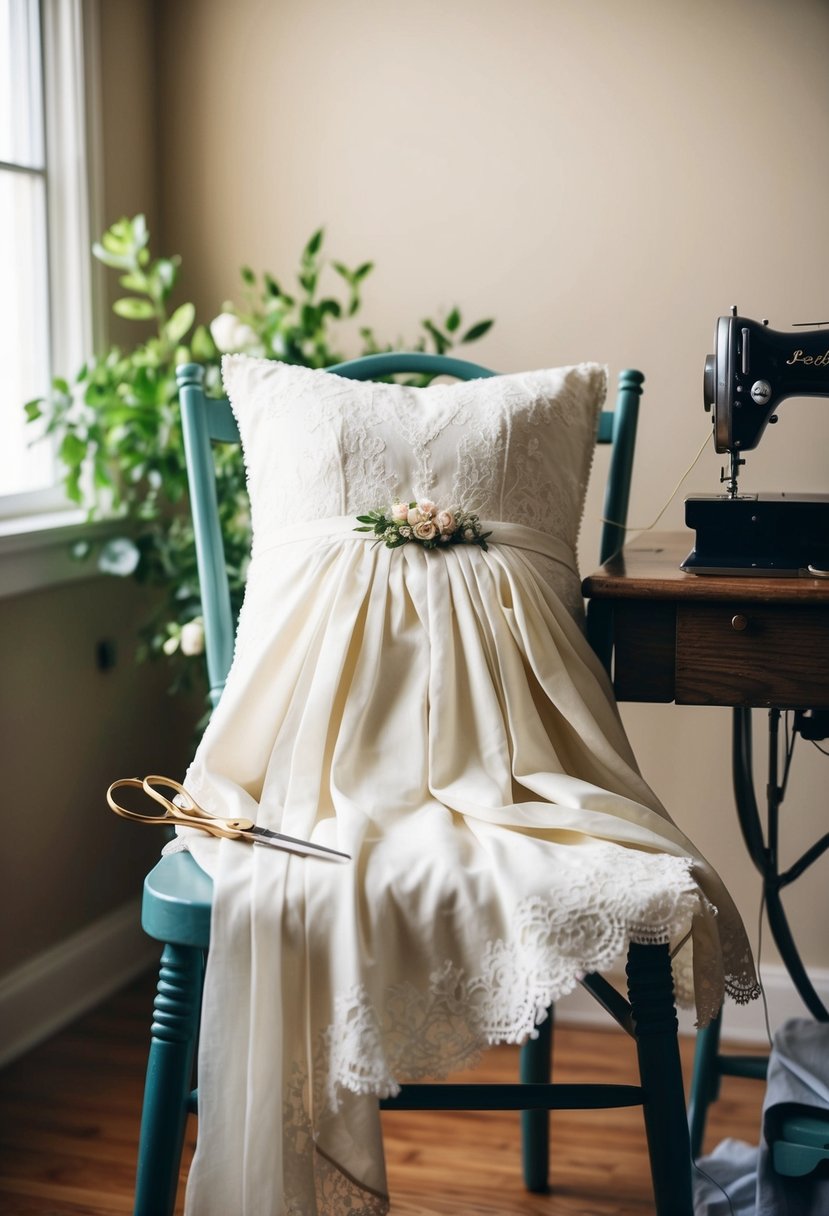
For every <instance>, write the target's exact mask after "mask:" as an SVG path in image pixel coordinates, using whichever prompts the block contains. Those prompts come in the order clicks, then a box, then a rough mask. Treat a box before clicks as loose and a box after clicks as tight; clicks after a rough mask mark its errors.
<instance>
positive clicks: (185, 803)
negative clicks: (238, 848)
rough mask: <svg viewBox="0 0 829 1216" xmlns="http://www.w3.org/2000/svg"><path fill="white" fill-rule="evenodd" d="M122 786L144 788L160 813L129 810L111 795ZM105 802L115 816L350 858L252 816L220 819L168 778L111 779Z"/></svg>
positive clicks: (303, 853) (314, 854) (307, 854)
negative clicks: (264, 825)
mask: <svg viewBox="0 0 829 1216" xmlns="http://www.w3.org/2000/svg"><path fill="white" fill-rule="evenodd" d="M124 786H131V787H132V788H134V789H139V790H143V791H144V793H145V794H148V795H149V796H150V798H152V799H153V801H154V802H155V803H157V804H158V805H159V806H160V807H161V808H162V810H163V813H162V814H160V815H159V814H158V813H157V812H156V813H155V814H149V815H142V814H140V813H139V812H138V811H128V810H127V808H126V807H125V806H121V804H120V803H119V802H116V801H115V798H114V797H113V791H114V790H117V789H122V788H123V787H124ZM156 786H162V787H163V788H164V789H171V790H175V792H176V795H177V801H176V802H173V801H171V799H169V798H165V797H164V795H163V794H162V793H161V792H160V790H158V789H156V788H155V787H156ZM107 802H108V803H109V805H110V808H111V809H112V810H113V811H115V814H116V815H121V816H122V817H123V818H124V819H134V820H135V821H136V822H137V823H166V824H168V825H169V826H173V827H185V828H198V829H199V830H200V831H202V832H207V833H208V834H209V835H210V836H226V837H228V838H229V839H231V840H249V841H252V843H253V844H266V845H270V846H271V847H272V848H275V849H284V850H285V851H287V852H288V853H299V854H300V855H301V856H303V857H322V858H326V859H327V860H329V861H350V860H351V856H350V854H349V853H340V852H338V851H337V849H327V848H326V847H325V846H324V845H321V844H313V843H312V842H311V841H310V840H298V839H297V838H296V837H295V836H285V835H283V833H282V832H272V831H270V829H269V828H259V827H257V826H256V824H255V823H254V822H253V820H252V819H223V818H221V817H220V816H218V815H211V814H210V812H209V811H206V810H205V809H204V808H203V807H200V806H199V804H198V803H197V802H196V801H195V799H194V798H193V797H192V796H191V795H190V794H188V792H187V790H186V789H185V788H184V786H183V785H180V784H179V782H178V781H173V779H172V778H171V777H159V776H157V775H151V776H149V777H145V778H144V780H143V781H142V780H141V779H140V777H122V778H121V779H120V781H113V783H112V785H111V786H110V787H109V789H108V790H107Z"/></svg>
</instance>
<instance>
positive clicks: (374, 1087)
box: [315, 857, 721, 1111]
mask: <svg viewBox="0 0 829 1216" xmlns="http://www.w3.org/2000/svg"><path fill="white" fill-rule="evenodd" d="M647 860H648V862H649V863H650V865H649V867H648V868H647V869H645V867H643V873H642V875H641V881H639V882H638V883H636V889H635V890H631V889H630V888H626V889H621V886H620V884H618V883H617V888H618V889H617V890H616V891H611V892H607V891H605V892H604V893H603V894H604V895H605V896H606V897H605V898H604V899H602V900H601V901H599V902H598V903H597V905H596V910H595V911H593V910H590V911H584V910H582V911H579V908H581V909H584V908H585V903H584V901H583V900H582V898H581V894H580V893H579V892H578V891H575V892H571V895H573V896H574V897H575V898H574V899H573V901H572V902H570V901H567V904H566V906H563V905H562V902H555V903H554V902H551V901H549V900H547V899H544V898H541V897H539V896H532V897H530V898H528V899H525V900H524V901H522V903H521V904H519V905H518V907H517V909H516V911H515V916H514V921H513V933H512V935H511V937H510V940H509V941H504V940H500V939H499V940H492V941H489V942H488V943H487V945H486V949H485V951H484V953H483V957H482V959H481V964H480V971H479V972H478V973H477V974H475V975H469V974H467V973H466V972H465V971H464V969H463V968H462V967H460V966H458V965H457V964H456V963H455V962H453V961H451V960H447V961H445V962H444V963H443V964H442V965H441V966H440V967H438V968H436V969H435V970H433V971H432V972H431V974H430V976H429V986H428V989H427V990H425V991H424V990H421V989H417V988H415V987H414V986H413V985H412V984H410V983H408V982H404V983H402V984H397V985H395V986H393V987H390V988H387V989H386V990H385V992H384V993H383V997H382V1005H381V1006H380V1005H379V1004H378V1003H376V1002H375V1001H374V1000H372V997H371V995H370V993H369V991H368V989H367V987H366V985H365V984H355V985H354V986H353V987H352V988H351V989H350V990H349V991H348V992H345V993H342V994H340V995H339V996H338V997H337V999H336V1002H335V1007H334V1017H333V1021H332V1023H331V1025H330V1026H329V1027H328V1028H327V1029H326V1030H325V1031H324V1032H323V1035H322V1041H321V1045H320V1046H321V1051H320V1053H319V1055H320V1059H319V1063H320V1064H321V1069H320V1070H319V1071H318V1070H317V1068H316V1067H315V1072H317V1075H318V1076H321V1077H322V1078H323V1084H322V1086H321V1092H320V1093H319V1094H318V1095H317V1100H318V1101H321V1103H322V1107H321V1109H326V1110H329V1111H337V1110H338V1109H339V1106H340V1101H341V1093H342V1091H349V1092H351V1093H357V1094H367V1093H371V1094H376V1095H378V1096H379V1097H389V1096H391V1095H394V1094H396V1093H398V1092H399V1089H400V1080H399V1079H403V1078H405V1079H406V1080H417V1079H418V1078H422V1077H424V1076H442V1075H446V1074H447V1073H449V1072H452V1071H455V1070H456V1069H460V1068H464V1067H468V1066H469V1065H470V1064H471V1063H473V1062H474V1061H475V1060H476V1059H477V1058H478V1057H479V1056H480V1053H481V1050H482V1049H483V1048H484V1047H485V1046H487V1045H491V1044H494V1043H520V1042H523V1041H524V1040H525V1039H527V1038H535V1037H537V1035H538V1030H537V1026H538V1025H539V1023H540V1022H542V1021H543V1020H544V1018H545V1017H546V1011H547V1009H548V1008H549V1006H550V1005H551V1004H553V1003H554V1002H555V1001H557V1000H559V999H560V998H561V997H562V996H565V995H566V994H567V993H568V992H571V991H572V990H573V989H574V988H575V986H576V984H577V983H578V981H579V979H580V977H581V976H582V975H584V974H585V973H587V972H591V971H607V970H610V969H612V967H613V965H614V964H615V963H617V962H618V960H619V959H620V958H621V957H622V956H623V954H624V952H625V951H626V949H627V947H628V945H629V943H630V942H632V941H633V942H640V943H645V944H647V943H652V944H664V943H670V942H672V941H673V942H675V941H677V940H679V939H681V938H682V937H683V936H684V935H686V934H687V933H688V932H689V930H690V927H691V923H692V921H693V919H694V917H695V916H696V915H697V914H698V913H699V911H700V905H701V899H700V893H699V889H698V887H697V886H696V884H695V882H694V881H693V879H692V877H691V873H690V862H689V861H688V860H687V859H686V858H675V857H660V858H659V859H655V858H653V857H649V858H648V859H647ZM657 860H658V862H659V864H654V862H656V861H657ZM593 881H595V876H594V877H593ZM575 885H578V884H575ZM599 903H600V904H601V906H599ZM625 905H627V907H625ZM680 978H681V977H680ZM720 995H721V993H720ZM678 999H679V1000H681V1001H682V1002H683V1003H687V1002H688V1001H692V1000H693V983H690V984H688V985H686V984H685V983H682V984H681V987H680V990H679V991H678Z"/></svg>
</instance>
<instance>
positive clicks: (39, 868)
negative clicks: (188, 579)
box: [0, 578, 195, 976]
mask: <svg viewBox="0 0 829 1216" xmlns="http://www.w3.org/2000/svg"><path fill="white" fill-rule="evenodd" d="M150 607H151V603H150V601H149V599H148V597H147V595H146V594H143V595H141V594H137V592H136V588H135V585H134V584H133V583H132V582H131V581H128V580H125V581H122V580H120V579H118V580H115V579H104V578H97V579H91V580H89V581H87V582H79V583H73V584H70V585H68V586H64V587H60V588H57V589H55V590H52V591H39V592H33V593H31V594H28V595H21V596H18V597H16V598H13V599H6V600H2V601H0V637H2V638H3V647H2V654H3V680H2V684H0V737H2V740H3V797H4V802H5V806H6V808H7V819H8V827H9V832H8V837H7V840H8V841H10V842H11V847H8V845H6V846H4V848H3V851H2V860H0V872H2V881H0V921H2V923H3V925H4V926H5V930H4V932H3V933H2V934H0V976H2V975H3V974H4V973H6V972H8V971H10V970H11V969H12V968H14V967H15V966H16V965H18V964H19V963H21V962H23V961H24V960H25V959H27V958H29V957H30V956H33V955H36V954H38V953H39V952H40V951H42V950H45V949H47V948H48V947H49V946H53V945H55V944H56V943H57V942H59V941H61V940H62V939H64V938H66V937H69V936H70V935H71V934H72V933H74V932H76V931H77V930H80V929H82V928H84V927H85V926H87V925H89V924H91V922H92V921H94V920H96V919H97V918H98V917H101V916H103V915H104V914H105V913H108V912H111V911H113V910H114V909H115V908H118V907H120V906H121V905H122V904H124V903H126V902H127V901H129V900H135V899H138V898H139V896H140V894H141V883H142V881H143V877H144V875H145V874H146V872H147V870H148V869H149V868H150V866H151V865H152V864H153V862H154V860H155V859H157V857H158V853H159V850H160V848H161V846H162V844H163V840H162V838H161V835H160V833H158V832H156V831H155V830H153V829H150V828H148V829H146V830H142V829H141V828H138V827H134V826H133V825H131V824H127V823H125V822H124V821H123V820H121V819H117V818H116V817H115V816H114V815H113V814H111V813H110V811H109V810H108V809H107V805H106V801H105V798H104V795H105V792H106V788H107V786H108V785H109V783H110V782H111V781H114V780H115V779H116V778H117V777H128V776H132V775H133V774H135V773H141V774H143V773H145V772H150V771H158V772H162V773H173V774H175V773H181V772H182V771H183V765H184V764H185V763H186V760H187V758H188V756H189V753H190V748H191V740H192V737H193V727H194V722H195V718H194V715H193V711H192V706H190V705H188V704H186V703H185V704H184V705H182V704H177V703H176V702H175V701H174V700H173V699H172V698H171V697H168V696H167V695H166V687H167V683H168V674H169V673H167V672H166V671H164V670H163V669H162V667H161V666H156V667H154V668H150V667H146V666H145V667H141V668H136V666H135V643H136V634H137V631H138V629H139V628H140V625H141V624H142V623H143V621H144V620H146V616H147V613H148V611H149V609H150ZM101 642H111V643H113V644H114V649H115V655H116V658H117V662H116V665H115V667H114V668H112V669H111V670H109V671H102V670H100V669H99V667H98V665H97V648H98V645H99V643H101Z"/></svg>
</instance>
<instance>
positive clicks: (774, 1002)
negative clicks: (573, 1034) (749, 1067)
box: [556, 963, 829, 1047]
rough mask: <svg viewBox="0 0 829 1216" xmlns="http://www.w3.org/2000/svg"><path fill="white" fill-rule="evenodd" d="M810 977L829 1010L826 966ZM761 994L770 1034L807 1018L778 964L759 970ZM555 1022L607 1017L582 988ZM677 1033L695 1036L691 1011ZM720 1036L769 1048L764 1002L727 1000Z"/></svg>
mask: <svg viewBox="0 0 829 1216" xmlns="http://www.w3.org/2000/svg"><path fill="white" fill-rule="evenodd" d="M607 978H608V979H610V980H611V981H612V982H614V983H615V984H616V986H617V987H618V988H619V990H620V991H621V992H624V991H625V986H624V979H623V977H621V976H608V977H607ZM809 978H810V980H811V981H812V984H813V985H814V987H815V991H816V992H817V994H818V996H819V997H820V999H821V1000H822V1001H823V1003H824V1005H826V1006H827V1008H829V970H827V969H826V968H825V967H810V968H809ZM762 983H763V991H764V993H765V996H766V1003H767V1004H768V1011H769V1024H770V1026H771V1030H772V1034H773V1033H774V1031H775V1030H776V1029H777V1027H778V1026H780V1025H782V1023H783V1022H785V1021H787V1020H788V1019H789V1018H804V1017H810V1016H811V1015H810V1014H809V1011H808V1010H807V1009H806V1006H805V1005H804V1004H803V1002H802V1001H801V999H800V997H799V996H798V995H797V992H796V991H795V989H794V986H793V984H792V981H791V980H790V978H789V975H788V972H787V971H786V969H785V968H784V967H783V966H782V965H781V964H773V963H770V964H768V965H766V966H764V967H763V969H762ZM556 1021H558V1022H561V1023H563V1024H566V1025H571V1026H607V1025H608V1015H607V1014H606V1013H605V1012H604V1010H603V1009H602V1008H601V1007H600V1006H599V1005H598V1004H597V1003H596V1001H595V1000H594V999H593V997H591V996H590V994H589V993H587V992H585V990H584V989H583V988H581V987H579V988H577V989H576V991H575V992H572V993H571V994H570V995H569V996H566V997H564V998H563V999H562V1000H561V1001H559V1002H558V1003H557V1004H556ZM679 1032H680V1034H694V1033H695V1031H694V1014H693V1011H692V1010H689V1009H680V1010H679ZM722 1037H723V1039H724V1040H728V1041H729V1042H732V1043H745V1044H747V1045H750V1046H758V1045H759V1046H765V1047H767V1046H768V1035H767V1033H766V1021H765V1012H764V1007H763V1001H762V1000H759V1001H751V1002H750V1003H749V1004H748V1005H735V1004H734V1002H733V1001H730V1000H726V1003H725V1010H724V1012H723V1026H722Z"/></svg>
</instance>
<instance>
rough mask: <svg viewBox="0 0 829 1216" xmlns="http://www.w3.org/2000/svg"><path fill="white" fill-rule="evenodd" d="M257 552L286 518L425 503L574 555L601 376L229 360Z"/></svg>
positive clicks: (564, 370)
mask: <svg viewBox="0 0 829 1216" xmlns="http://www.w3.org/2000/svg"><path fill="white" fill-rule="evenodd" d="M222 372H223V376H224V382H225V386H226V389H227V392H228V395H229V397H230V401H231V404H232V407H233V411H234V414H235V416H236V419H237V422H238V425H239V430H240V433H241V437H242V445H243V448H244V454H245V462H246V466H247V473H248V482H249V489H250V496H251V506H252V517H253V533H254V553H255V552H257V550H261V549H262V548H266V547H269V546H270V544H271V543H273V541H274V538H275V537H276V536H277V535H278V533H279V531H280V529H282V528H284V526H285V525H286V524H296V523H300V522H302V521H309V520H315V519H324V518H327V517H332V516H343V517H354V516H356V515H358V514H362V513H364V512H366V511H371V510H375V509H379V508H383V507H387V506H389V505H390V504H391V503H392V502H393V501H394V500H395V499H400V500H402V501H409V500H411V499H413V498H416V499H420V498H429V499H431V500H432V501H434V502H435V503H436V504H437V505H438V506H439V507H445V508H449V509H457V508H460V509H463V510H465V511H471V512H475V513H476V514H477V515H478V516H479V517H480V518H481V519H482V520H486V521H504V522H507V523H514V524H522V525H524V526H526V527H529V528H533V529H538V530H540V531H542V532H545V533H547V534H549V535H552V536H554V537H557V538H559V539H560V540H561V541H563V542H564V543H565V544H566V545H567V546H568V548H569V549H570V550H574V549H575V545H576V539H577V535H578V530H579V524H580V521H581V515H582V510H583V506H584V495H585V489H586V484H587V479H588V475H589V471H590V464H591V460H592V454H593V446H594V443H595V437H596V428H597V424H598V416H599V413H600V410H601V406H602V403H603V401H604V397H605V387H606V372H605V369H604V368H603V367H601V366H599V365H597V364H594V363H582V364H579V365H577V366H573V367H561V368H555V369H552V370H549V371H536V372H526V373H518V374H512V375H503V376H492V377H486V378H483V379H479V380H472V381H466V382H457V383H453V384H434V385H431V386H429V387H428V388H409V387H407V386H403V385H398V384H375V383H370V382H359V381H355V380H348V379H346V378H344V377H342V376H337V375H334V374H332V373H330V372H325V371H314V370H311V369H309V368H305V367H295V366H291V365H289V364H284V363H278V362H274V361H272V360H267V359H255V358H251V357H249V356H246V355H226V356H225V358H224V360H223V361H222Z"/></svg>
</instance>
